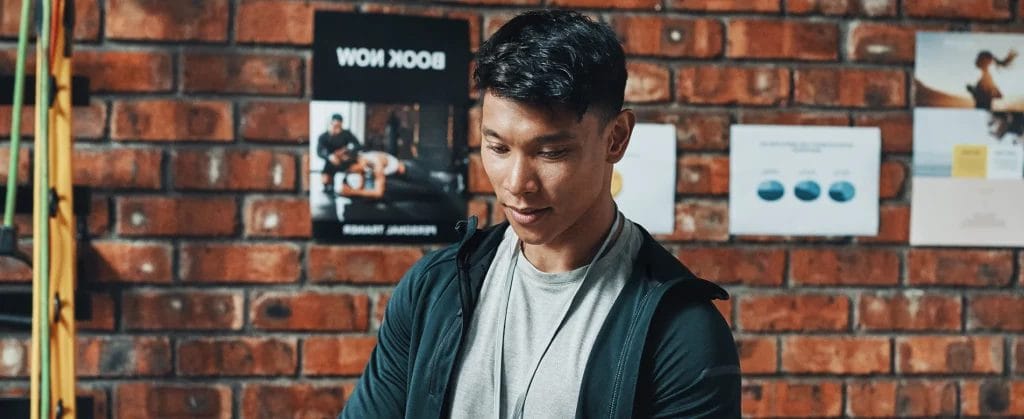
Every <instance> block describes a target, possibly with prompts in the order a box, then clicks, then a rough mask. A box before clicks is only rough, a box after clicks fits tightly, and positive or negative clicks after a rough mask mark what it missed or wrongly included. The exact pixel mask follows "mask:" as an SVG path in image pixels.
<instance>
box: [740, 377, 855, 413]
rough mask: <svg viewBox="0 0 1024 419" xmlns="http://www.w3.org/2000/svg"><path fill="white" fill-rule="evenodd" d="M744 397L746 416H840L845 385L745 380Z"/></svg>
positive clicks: (829, 382) (789, 380)
mask: <svg viewBox="0 0 1024 419" xmlns="http://www.w3.org/2000/svg"><path fill="white" fill-rule="evenodd" d="M741 397H742V398H741V404H742V406H743V407H742V409H743V416H745V417H780V416H785V417H823V416H839V415H840V413H842V406H843V385H842V383H841V382H838V381H815V382H797V381H794V380H792V379H777V380H743V388H742V393H741Z"/></svg>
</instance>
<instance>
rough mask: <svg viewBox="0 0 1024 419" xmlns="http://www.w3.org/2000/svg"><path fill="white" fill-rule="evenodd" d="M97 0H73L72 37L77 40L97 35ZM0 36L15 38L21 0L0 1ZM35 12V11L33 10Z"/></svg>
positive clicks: (19, 18) (19, 17)
mask: <svg viewBox="0 0 1024 419" xmlns="http://www.w3.org/2000/svg"><path fill="white" fill-rule="evenodd" d="M96 1H97V0H77V1H76V2H75V26H74V37H75V40H79V41H94V40H96V38H97V37H98V35H99V7H98V6H97V4H96ZM0 10H3V13H2V14H0V37H5V38H17V37H18V25H19V24H20V20H21V0H2V1H0ZM33 13H35V12H33Z"/></svg>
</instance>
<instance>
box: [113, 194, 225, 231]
mask: <svg viewBox="0 0 1024 419" xmlns="http://www.w3.org/2000/svg"><path fill="white" fill-rule="evenodd" d="M117 214H118V223H117V224H118V226H117V231H118V234H120V235H122V236H132V237H139V236H155V237H180V236H192V237H218V236H231V235H234V234H235V233H236V232H237V231H238V227H237V219H238V204H237V203H235V200H234V199H233V198H213V197H209V198H208V197H189V196H175V197H163V196H131V197H122V198H117Z"/></svg>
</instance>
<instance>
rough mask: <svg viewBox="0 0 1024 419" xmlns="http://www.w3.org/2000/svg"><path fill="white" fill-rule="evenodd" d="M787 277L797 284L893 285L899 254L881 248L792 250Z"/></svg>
mask: <svg viewBox="0 0 1024 419" xmlns="http://www.w3.org/2000/svg"><path fill="white" fill-rule="evenodd" d="M789 258H790V269H791V270H790V277H791V280H792V281H793V283H794V284H800V285H896V284H897V283H898V282H899V280H900V256H899V254H898V253H896V252H895V251H892V250H881V249H877V250H876V249H825V248H820V247H819V248H815V249H793V250H792V251H790V253H789Z"/></svg>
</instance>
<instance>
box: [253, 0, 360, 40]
mask: <svg viewBox="0 0 1024 419" xmlns="http://www.w3.org/2000/svg"><path fill="white" fill-rule="evenodd" d="M354 9H355V7H354V6H353V5H349V4H345V5H342V4H336V3H328V2H323V1H319V2H309V1H305V2H294V1H243V2H241V4H239V5H238V11H237V16H236V18H235V19H236V29H235V30H236V34H235V37H236V39H237V41H238V42H240V43H258V44H298V45H310V44H312V43H313V12H314V11H316V10H331V11H353V10H354ZM281 22H288V24H287V25H282V24H281Z"/></svg>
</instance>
